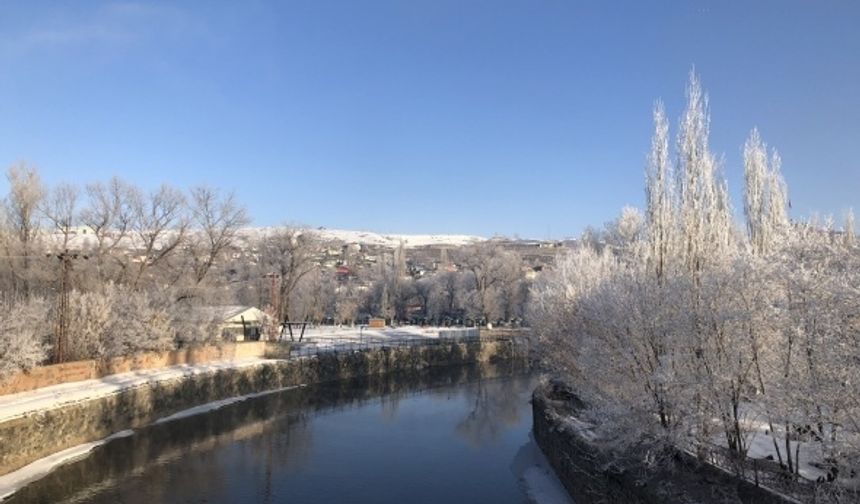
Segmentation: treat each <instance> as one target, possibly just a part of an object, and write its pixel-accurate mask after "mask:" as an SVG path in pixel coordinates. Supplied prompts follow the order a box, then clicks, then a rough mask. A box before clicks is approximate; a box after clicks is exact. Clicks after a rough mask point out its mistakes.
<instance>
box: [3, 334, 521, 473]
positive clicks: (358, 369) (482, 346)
mask: <svg viewBox="0 0 860 504" xmlns="http://www.w3.org/2000/svg"><path fill="white" fill-rule="evenodd" d="M518 348H519V347H518V346H517V345H516V344H515V343H514V342H513V341H511V340H492V341H488V340H480V341H470V342H459V343H458V342H445V343H440V344H435V345H428V346H414V347H403V348H382V349H375V350H363V351H356V352H349V353H326V354H320V355H318V356H314V357H309V358H302V359H290V360H278V361H268V362H266V363H263V364H261V365H259V366H254V367H248V368H242V369H230V370H222V371H219V372H217V373H212V374H208V375H197V376H193V377H188V378H184V379H177V380H168V381H162V382H156V383H154V384H151V385H149V386H143V387H137V388H132V389H126V390H124V391H122V392H120V393H118V394H116V395H112V396H108V397H102V398H97V399H93V400H89V401H84V402H81V403H76V404H71V405H65V406H62V407H60V408H55V409H51V410H43V411H38V412H34V413H32V414H30V415H27V416H25V417H20V418H15V419H12V420H9V421H7V422H3V423H0V474H6V473H8V472H11V471H14V470H16V469H18V468H20V467H23V466H24V465H26V464H28V463H30V462H32V461H34V460H38V459H40V458H42V457H45V456H47V455H50V454H52V453H55V452H58V451H60V450H64V449H66V448H70V447H72V446H76V445H79V444H82V443H87V442H90V441H95V440H98V439H103V438H105V437H107V436H109V435H111V434H113V433H116V432H120V431H123V430H126V429H134V428H138V427H141V426H144V425H147V424H150V423H152V422H153V421H155V420H157V419H158V418H162V417H165V416H169V415H171V414H173V413H176V412H178V411H182V410H184V409H187V408H190V407H193V406H197V405H200V404H205V403H209V402H212V401H217V400H221V399H226V398H229V397H235V396H240V395H245V394H251V393H255V392H262V391H266V390H274V389H278V388H283V387H289V386H295V385H301V384H312V383H322V382H329V381H335V380H342V379H348V378H357V377H362V376H369V375H378V374H384V373H390V372H401V371H414V370H420V369H426V368H431V367H442V366H452V365H463V364H469V363H477V362H496V361H514V360H518V359H520V358H521V357H522V356H521V355H519V350H518ZM523 360H524V359H523ZM103 379H104V380H110V377H109V376H108V377H105V378H103Z"/></svg>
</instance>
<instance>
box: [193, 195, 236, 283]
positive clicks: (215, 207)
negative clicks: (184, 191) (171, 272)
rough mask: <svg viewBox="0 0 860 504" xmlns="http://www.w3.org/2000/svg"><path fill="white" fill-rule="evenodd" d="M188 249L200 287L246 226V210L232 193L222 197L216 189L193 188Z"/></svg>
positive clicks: (195, 280) (195, 281)
mask: <svg viewBox="0 0 860 504" xmlns="http://www.w3.org/2000/svg"><path fill="white" fill-rule="evenodd" d="M190 210H191V225H192V227H193V229H192V231H191V233H190V236H189V249H190V252H191V258H192V267H193V275H194V283H195V284H196V285H199V284H200V283H201V282H203V279H204V278H206V275H207V274H208V273H209V271H210V270H211V269H212V266H213V265H214V264H215V263H216V261H218V259H219V258H220V257H221V255H222V254H223V253H224V252H225V251H227V250H229V249H230V248H231V247H232V246H233V245H234V244H235V242H236V237H237V235H238V233H239V231H240V230H241V228H242V227H243V226H245V225H247V224H248V222H249V219H248V215H247V213H246V212H245V208H244V207H242V206H241V205H240V204H239V203H238V202H237V201H236V197H235V194H233V193H228V194H226V195H223V196H222V195H221V194H220V193H219V191H218V190H215V189H211V188H208V187H196V188H194V189H192V190H191V209H190Z"/></svg>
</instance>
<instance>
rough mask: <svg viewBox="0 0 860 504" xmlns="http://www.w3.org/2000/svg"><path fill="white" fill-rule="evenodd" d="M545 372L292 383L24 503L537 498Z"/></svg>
mask: <svg viewBox="0 0 860 504" xmlns="http://www.w3.org/2000/svg"><path fill="white" fill-rule="evenodd" d="M532 385H533V381H532V379H531V378H530V377H529V376H528V375H526V374H524V371H523V370H522V369H519V368H514V367H510V366H484V367H457V368H445V369H433V370H429V371H426V372H422V373H414V374H409V375H397V376H390V375H389V376H374V377H369V378H364V379H360V380H349V381H342V382H336V383H328V384H323V385H317V386H310V387H304V388H300V389H295V390H291V391H285V392H281V393H277V394H272V395H269V396H263V397H259V398H255V399H250V400H248V401H245V402H241V403H237V404H234V405H231V406H228V407H225V408H222V409H220V410H216V411H213V412H211V413H208V414H204V415H198V416H194V417H189V418H185V419H181V420H177V421H173V422H168V423H163V424H158V425H152V426H149V427H146V428H143V429H140V430H138V431H136V432H135V435H133V436H130V437H127V438H121V439H116V440H114V441H111V442H109V443H107V444H105V445H103V446H101V447H98V448H96V450H94V452H93V453H92V454H91V455H90V456H88V457H86V458H84V459H82V460H79V461H77V462H74V463H71V464H67V465H65V466H63V467H60V468H58V469H57V470H56V471H54V472H53V473H51V474H49V475H48V476H47V477H45V478H44V479H42V480H40V481H38V482H35V483H33V484H31V485H29V486H27V487H25V488H24V489H22V490H21V491H20V492H18V493H17V494H15V495H14V496H13V497H12V499H11V502H87V503H95V502H110V503H114V502H126V503H152V502H284V501H286V500H290V501H293V502H402V501H404V500H408V501H410V502H412V503H414V502H439V501H444V500H448V501H452V502H454V501H456V502H466V501H470V502H478V501H484V502H523V501H524V499H525V497H524V494H523V493H522V491H521V489H520V488H519V485H518V483H517V478H516V476H515V475H514V474H513V473H512V472H511V470H510V462H511V460H513V458H514V455H515V454H516V452H517V450H518V449H519V448H520V447H521V446H522V445H523V443H524V442H525V441H526V440H527V436H528V432H529V430H530V427H531V420H530V409H529V406H528V397H529V393H530V391H531V389H532ZM458 439H460V440H462V442H461V441H458ZM467 474H468V475H469V477H468V478H463V475H467ZM440 482H445V484H442V485H440V484H439V483H440Z"/></svg>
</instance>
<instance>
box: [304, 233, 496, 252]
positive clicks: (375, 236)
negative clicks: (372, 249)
mask: <svg viewBox="0 0 860 504" xmlns="http://www.w3.org/2000/svg"><path fill="white" fill-rule="evenodd" d="M309 232H310V233H313V234H315V235H317V236H319V238H320V239H322V240H337V241H343V242H346V243H361V244H363V245H377V246H383V247H391V248H394V247H397V246H399V245H400V243H401V242H402V243H403V246H404V247H408V248H411V247H424V246H427V245H454V246H461V245H469V244H471V243H476V242H480V241H484V240H485V238H481V237H480V236H469V235H445V234H442V235H422V234H386V235H383V234H379V233H374V232H371V231H350V230H344V229H312V230H309Z"/></svg>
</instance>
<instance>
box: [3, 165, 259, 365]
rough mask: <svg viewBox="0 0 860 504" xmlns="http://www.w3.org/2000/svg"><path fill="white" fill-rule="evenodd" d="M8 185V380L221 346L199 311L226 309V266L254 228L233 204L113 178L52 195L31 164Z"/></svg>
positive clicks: (13, 173) (11, 174) (222, 197)
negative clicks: (56, 368)
mask: <svg viewBox="0 0 860 504" xmlns="http://www.w3.org/2000/svg"><path fill="white" fill-rule="evenodd" d="M7 181H8V184H9V193H8V195H7V196H6V198H4V200H3V205H2V211H0V247H2V252H0V254H2V255H0V292H2V303H3V305H4V307H3V308H4V309H3V310H2V311H3V317H4V319H5V320H4V321H3V324H2V326H0V348H2V349H0V374H5V373H9V372H11V371H14V370H17V369H20V368H27V367H30V366H32V365H34V364H37V363H41V362H44V361H46V360H50V361H53V362H60V361H64V360H71V359H79V358H90V357H102V356H112V355H122V354H127V353H133V352H136V351H143V350H159V349H167V348H172V347H173V346H175V345H176V344H182V343H184V342H188V341H194V340H199V339H208V338H211V337H212V336H213V332H214V327H215V324H214V320H200V319H199V318H195V316H194V314H193V312H192V308H193V307H194V306H197V305H201V304H210V303H217V302H222V303H223V302H225V301H228V300H229V297H230V296H229V293H228V292H226V289H225V288H224V286H225V282H226V280H227V278H226V276H225V275H224V272H223V271H221V270H219V266H221V265H223V258H224V257H225V255H226V254H227V252H228V251H229V250H231V249H232V248H233V247H235V245H236V243H237V239H238V234H239V231H240V229H241V227H242V226H244V225H245V224H246V223H247V222H248V220H247V217H246V214H245V210H244V209H243V208H242V206H241V205H239V204H238V203H237V202H236V200H235V198H234V196H233V195H232V194H222V193H220V192H219V191H217V190H214V189H210V188H206V187H196V188H193V189H191V190H190V191H188V192H187V193H183V192H182V191H179V190H178V189H175V188H173V187H170V186H167V185H164V186H161V187H159V188H158V189H156V190H154V191H151V192H146V191H143V190H141V189H140V188H138V187H135V186H133V185H130V184H128V183H125V182H123V181H122V180H120V179H116V178H114V179H112V180H110V181H109V182H107V183H93V184H89V185H87V186H85V187H83V188H80V187H77V186H74V185H70V184H60V185H57V186H55V187H47V186H46V185H45V184H44V183H43V182H42V181H41V178H40V177H39V173H38V172H37V171H36V170H35V169H34V168H32V167H30V166H27V165H25V164H18V165H15V166H13V167H11V168H10V169H9V170H8V172H7Z"/></svg>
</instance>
